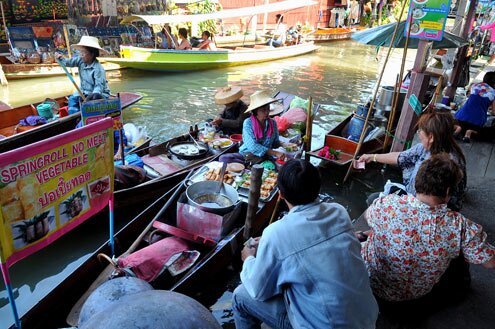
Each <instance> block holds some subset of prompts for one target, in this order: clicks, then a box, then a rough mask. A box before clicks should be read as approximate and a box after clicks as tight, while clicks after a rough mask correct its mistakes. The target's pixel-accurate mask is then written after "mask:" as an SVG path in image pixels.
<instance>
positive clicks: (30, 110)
mask: <svg viewBox="0 0 495 329" xmlns="http://www.w3.org/2000/svg"><path fill="white" fill-rule="evenodd" d="M119 96H120V100H121V106H122V108H123V109H125V108H127V107H129V106H130V105H132V104H134V103H136V102H138V101H139V100H140V99H141V98H143V96H142V95H141V94H138V93H132V92H121V93H119ZM54 101H56V102H57V103H58V105H59V106H60V107H63V106H66V105H67V96H64V97H58V98H56V99H55V100H54ZM40 103H41V102H40ZM38 104H39V103H35V104H27V105H22V106H18V107H15V108H9V109H4V110H0V135H2V136H4V137H6V138H3V139H0V153H3V152H6V151H10V150H13V149H16V148H19V147H21V146H24V145H27V144H31V143H35V142H37V141H40V140H43V139H46V138H49V137H52V136H55V135H58V134H61V133H63V132H66V131H69V130H72V129H74V128H75V127H76V124H77V122H78V121H79V120H80V118H81V115H80V114H78V113H75V114H71V115H69V116H66V117H63V118H59V119H57V120H54V121H51V122H48V123H46V124H43V125H38V126H20V125H19V121H20V120H22V119H24V118H26V117H28V116H30V115H38V112H37V110H36V106H37V105H38Z"/></svg>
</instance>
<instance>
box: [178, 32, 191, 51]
mask: <svg viewBox="0 0 495 329" xmlns="http://www.w3.org/2000/svg"><path fill="white" fill-rule="evenodd" d="M179 39H180V43H179V45H177V46H176V47H175V49H177V50H191V49H192V47H191V43H190V42H189V40H187V29H186V28H184V27H181V28H180V29H179Z"/></svg>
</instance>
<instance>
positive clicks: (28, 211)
mask: <svg viewBox="0 0 495 329" xmlns="http://www.w3.org/2000/svg"><path fill="white" fill-rule="evenodd" d="M39 195H40V185H39V183H38V182H37V181H36V179H34V177H24V178H22V179H18V180H17V181H14V182H10V183H8V184H6V185H4V186H3V187H0V202H1V206H2V215H3V218H4V219H5V221H7V222H15V221H19V220H23V219H26V218H32V217H34V216H35V215H36V214H37V213H39V212H40V211H41V205H40V204H39V202H38V196H39Z"/></svg>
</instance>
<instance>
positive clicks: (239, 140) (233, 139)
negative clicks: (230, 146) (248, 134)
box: [230, 134, 242, 143]
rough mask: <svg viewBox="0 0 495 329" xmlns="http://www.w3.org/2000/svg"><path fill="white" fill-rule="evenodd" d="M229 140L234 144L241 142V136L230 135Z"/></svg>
mask: <svg viewBox="0 0 495 329" xmlns="http://www.w3.org/2000/svg"><path fill="white" fill-rule="evenodd" d="M230 140H231V141H232V142H234V143H240V142H242V134H232V135H230Z"/></svg>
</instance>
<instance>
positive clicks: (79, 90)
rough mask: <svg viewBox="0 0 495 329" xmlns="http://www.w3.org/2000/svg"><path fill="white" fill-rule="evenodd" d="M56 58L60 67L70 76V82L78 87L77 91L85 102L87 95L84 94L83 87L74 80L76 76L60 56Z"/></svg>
mask: <svg viewBox="0 0 495 329" xmlns="http://www.w3.org/2000/svg"><path fill="white" fill-rule="evenodd" d="M55 60H56V61H57V63H58V65H60V67H61V68H62V69H63V70H64V72H65V74H66V75H67V77H68V78H69V80H70V82H72V84H73V85H74V87H76V89H77V92H78V93H79V96H81V98H82V100H83V102H85V101H86V97H85V96H84V94H83V92H82V91H81V89H80V88H79V86H78V85H77V83H76V81H75V80H74V77H73V76H72V74H70V72H69V70H67V67H66V66H65V65H64V64H63V63H62V62H61V61H60V60H59V59H58V58H55Z"/></svg>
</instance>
